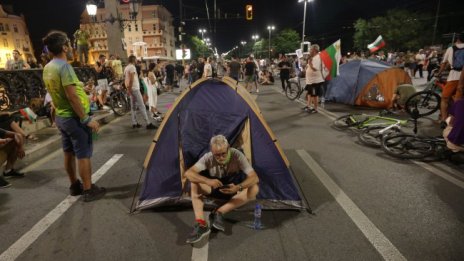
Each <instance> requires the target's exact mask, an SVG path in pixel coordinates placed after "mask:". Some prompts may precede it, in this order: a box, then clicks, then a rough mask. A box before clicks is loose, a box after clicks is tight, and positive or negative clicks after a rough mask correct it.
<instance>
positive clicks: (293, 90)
mask: <svg viewBox="0 0 464 261" xmlns="http://www.w3.org/2000/svg"><path fill="white" fill-rule="evenodd" d="M303 92H304V89H303V88H302V87H301V83H300V77H299V76H298V75H297V76H296V77H294V78H291V79H290V80H289V82H288V84H287V88H286V89H285V95H286V96H287V98H288V99H290V100H291V101H293V100H295V99H297V98H299V97H300V96H301V94H302V93H303Z"/></svg>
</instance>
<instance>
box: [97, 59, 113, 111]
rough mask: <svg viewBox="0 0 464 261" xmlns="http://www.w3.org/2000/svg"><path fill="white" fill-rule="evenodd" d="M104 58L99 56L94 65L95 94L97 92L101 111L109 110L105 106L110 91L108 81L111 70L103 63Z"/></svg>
mask: <svg viewBox="0 0 464 261" xmlns="http://www.w3.org/2000/svg"><path fill="white" fill-rule="evenodd" d="M105 60H106V56H105V55H104V54H100V56H99V57H98V61H97V62H96V63H95V71H96V72H97V92H98V102H99V103H100V105H99V107H100V108H103V109H106V110H107V109H110V107H108V106H107V105H106V103H107V102H106V97H107V95H108V92H109V91H110V86H109V84H108V80H109V79H111V78H112V77H111V76H112V72H111V68H110V67H109V66H107V65H108V64H107V63H106V62H105Z"/></svg>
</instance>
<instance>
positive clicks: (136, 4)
mask: <svg viewBox="0 0 464 261" xmlns="http://www.w3.org/2000/svg"><path fill="white" fill-rule="evenodd" d="M103 1H104V0H88V1H87V3H86V5H85V8H86V10H87V14H88V15H89V16H90V17H91V18H92V20H93V22H96V16H97V9H98V5H99V4H100V3H102V2H103ZM123 2H124V3H129V20H127V19H122V17H121V16H120V15H119V14H117V16H116V17H115V16H113V13H110V15H109V17H108V18H106V19H103V20H101V21H100V22H109V23H111V24H114V22H116V21H118V22H119V25H120V28H121V31H122V30H123V29H124V28H125V27H126V26H127V25H128V23H127V22H133V21H136V20H137V14H138V13H139V8H140V5H141V4H142V0H123Z"/></svg>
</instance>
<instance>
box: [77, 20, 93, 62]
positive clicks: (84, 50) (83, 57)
mask: <svg viewBox="0 0 464 261" xmlns="http://www.w3.org/2000/svg"><path fill="white" fill-rule="evenodd" d="M89 38H90V35H89V33H88V32H87V31H86V30H85V27H84V25H83V24H81V25H80V27H79V29H77V31H76V32H75V33H74V43H75V45H76V46H77V53H78V54H79V62H81V64H82V65H86V64H87V63H88V62H89V42H88V41H89Z"/></svg>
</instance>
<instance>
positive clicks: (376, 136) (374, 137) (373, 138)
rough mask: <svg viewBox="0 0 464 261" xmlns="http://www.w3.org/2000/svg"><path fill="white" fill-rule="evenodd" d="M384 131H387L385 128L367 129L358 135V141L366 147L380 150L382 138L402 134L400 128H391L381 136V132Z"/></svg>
mask: <svg viewBox="0 0 464 261" xmlns="http://www.w3.org/2000/svg"><path fill="white" fill-rule="evenodd" d="M383 129H385V126H370V127H367V128H366V129H364V130H362V131H361V132H360V133H359V134H358V139H359V141H360V142H361V143H362V144H364V145H366V146H369V147H374V148H380V147H382V137H386V136H389V135H396V134H398V133H400V132H401V130H400V129H399V128H390V129H388V130H386V131H385V132H384V133H382V134H380V133H379V132H380V131H381V130H383Z"/></svg>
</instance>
